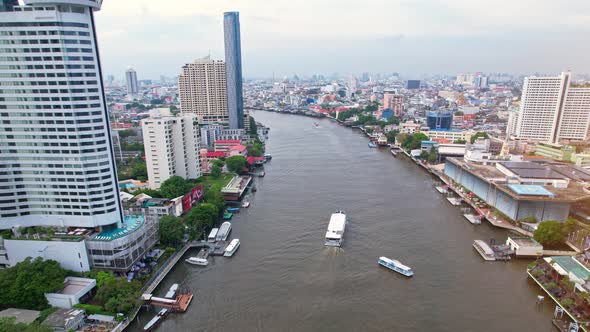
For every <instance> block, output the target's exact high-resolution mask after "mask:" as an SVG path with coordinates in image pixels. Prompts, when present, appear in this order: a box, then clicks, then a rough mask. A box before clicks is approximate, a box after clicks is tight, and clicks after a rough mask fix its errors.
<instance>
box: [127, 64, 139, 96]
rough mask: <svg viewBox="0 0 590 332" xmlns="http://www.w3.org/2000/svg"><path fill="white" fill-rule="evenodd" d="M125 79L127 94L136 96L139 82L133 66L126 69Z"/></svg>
mask: <svg viewBox="0 0 590 332" xmlns="http://www.w3.org/2000/svg"><path fill="white" fill-rule="evenodd" d="M125 80H126V82H127V94H128V95H129V96H132V97H135V96H137V94H138V93H139V84H138V83H137V72H136V71H135V70H134V69H133V68H129V69H127V71H126V72H125Z"/></svg>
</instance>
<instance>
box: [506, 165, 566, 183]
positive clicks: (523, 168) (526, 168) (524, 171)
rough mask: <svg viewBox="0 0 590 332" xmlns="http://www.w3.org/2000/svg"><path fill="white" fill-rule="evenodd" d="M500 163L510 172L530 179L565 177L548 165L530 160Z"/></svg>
mask: <svg viewBox="0 0 590 332" xmlns="http://www.w3.org/2000/svg"><path fill="white" fill-rule="evenodd" d="M499 164H500V165H502V166H504V167H505V168H507V169H508V170H509V171H511V172H512V173H514V174H516V175H518V176H519V177H521V178H530V179H554V180H565V179H566V177H565V176H564V175H562V174H560V173H558V172H555V171H554V170H553V169H551V168H550V167H547V166H544V165H541V164H539V163H534V162H531V161H521V162H514V161H507V162H501V163H499Z"/></svg>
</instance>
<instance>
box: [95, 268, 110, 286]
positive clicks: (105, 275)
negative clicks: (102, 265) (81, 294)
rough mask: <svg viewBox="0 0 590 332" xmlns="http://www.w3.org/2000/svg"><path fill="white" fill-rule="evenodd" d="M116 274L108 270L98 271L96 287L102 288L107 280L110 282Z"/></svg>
mask: <svg viewBox="0 0 590 332" xmlns="http://www.w3.org/2000/svg"><path fill="white" fill-rule="evenodd" d="M114 278H115V275H113V273H112V272H108V271H98V273H97V274H96V277H95V279H96V287H97V288H100V287H102V286H103V285H104V284H105V283H106V282H108V281H109V280H111V279H114Z"/></svg>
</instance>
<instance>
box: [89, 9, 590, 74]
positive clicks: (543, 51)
mask: <svg viewBox="0 0 590 332" xmlns="http://www.w3.org/2000/svg"><path fill="white" fill-rule="evenodd" d="M228 10H237V11H239V12H240V20H241V30H242V54H243V58H244V59H243V65H244V72H245V74H246V75H251V76H264V75H266V76H270V74H269V73H270V72H272V71H273V70H274V71H276V72H284V73H285V74H292V73H295V72H297V73H300V74H307V73H315V72H324V73H326V72H332V71H339V72H343V73H346V72H362V71H371V70H382V71H400V72H402V73H403V72H408V73H413V74H418V73H422V72H424V71H426V70H428V71H432V72H433V73H440V72H445V73H449V72H451V73H452V72H453V71H467V70H479V71H489V70H498V71H514V72H525V71H528V70H534V71H542V72H546V71H551V70H554V68H562V67H563V66H569V67H571V68H572V70H574V71H577V72H582V71H584V72H590V63H588V61H586V60H585V59H583V57H584V55H585V54H588V48H589V47H590V46H588V43H587V36H588V35H589V33H590V23H589V22H590V1H588V0H568V1H567V5H564V3H563V2H557V1H554V0H516V1H515V0H478V1H472V0H367V1H364V2H362V3H359V2H358V1H352V0H316V1H304V0H274V1H271V2H269V1H267V0H248V1H237V0H224V1H219V0H216V1H213V0H200V1H194V0H176V1H174V3H171V2H167V1H156V0H124V1H116V0H110V1H105V2H104V4H103V8H102V10H101V11H99V12H98V13H97V15H96V17H97V25H98V34H99V41H100V47H101V54H102V56H103V62H104V69H105V71H106V72H107V73H109V74H110V73H114V74H115V75H116V76H118V77H121V76H122V75H123V71H124V70H125V68H126V67H127V66H134V67H136V69H137V70H138V74H139V75H140V76H141V77H144V78H148V77H151V78H156V77H159V75H160V74H166V75H169V76H170V75H176V74H178V72H179V71H180V68H181V66H182V65H183V64H185V63H186V62H189V61H192V60H193V59H195V58H198V57H201V56H203V55H206V54H208V53H209V52H211V55H212V56H213V57H215V58H218V59H223V56H224V52H223V16H222V15H223V12H224V11H228ZM527 56H530V57H531V59H527ZM418 61H421V63H417V62H418ZM461 68H464V69H461ZM470 68H473V69H470Z"/></svg>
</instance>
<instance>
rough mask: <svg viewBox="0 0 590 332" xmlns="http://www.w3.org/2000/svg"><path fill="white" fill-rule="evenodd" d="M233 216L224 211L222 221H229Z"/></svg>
mask: <svg viewBox="0 0 590 332" xmlns="http://www.w3.org/2000/svg"><path fill="white" fill-rule="evenodd" d="M233 216H234V214H233V213H231V212H228V211H225V212H224V213H223V220H231V218H232V217H233Z"/></svg>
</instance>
